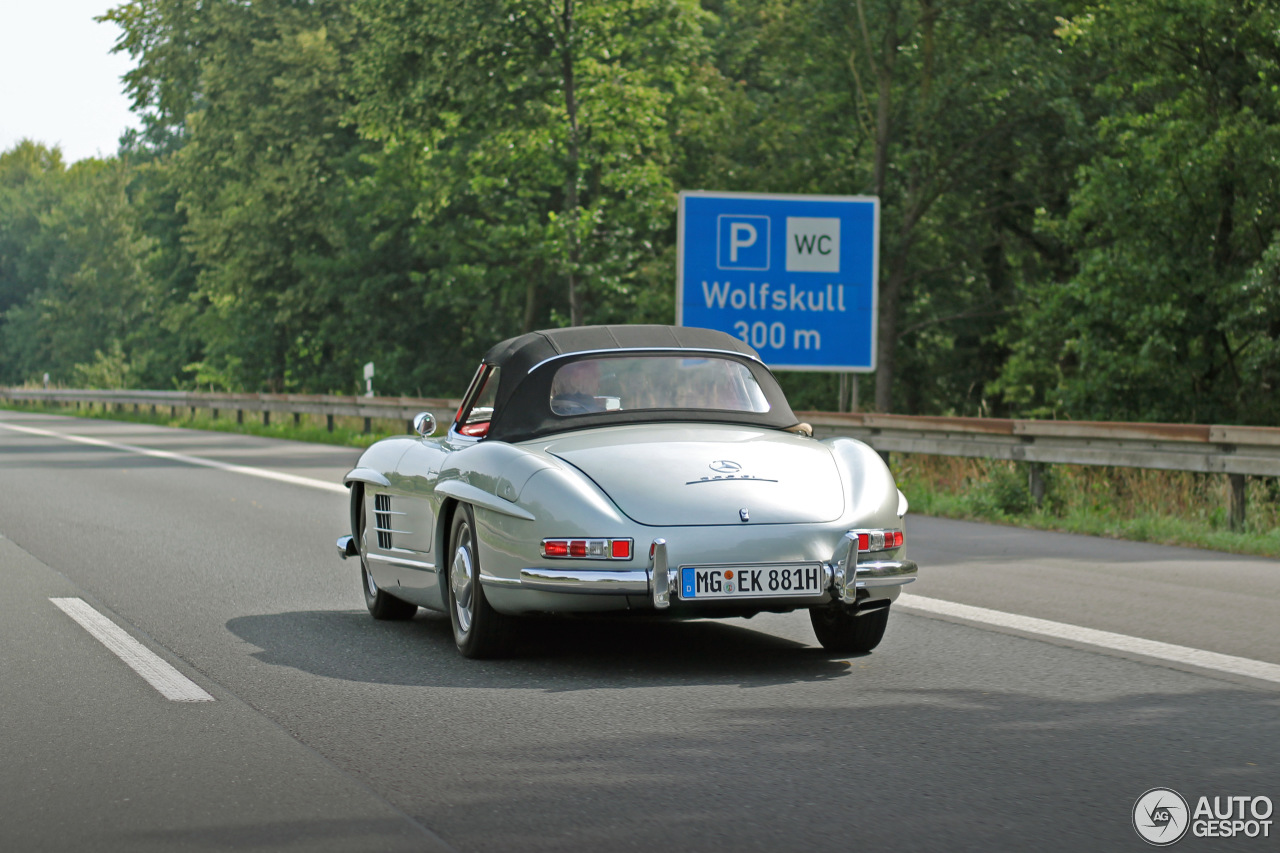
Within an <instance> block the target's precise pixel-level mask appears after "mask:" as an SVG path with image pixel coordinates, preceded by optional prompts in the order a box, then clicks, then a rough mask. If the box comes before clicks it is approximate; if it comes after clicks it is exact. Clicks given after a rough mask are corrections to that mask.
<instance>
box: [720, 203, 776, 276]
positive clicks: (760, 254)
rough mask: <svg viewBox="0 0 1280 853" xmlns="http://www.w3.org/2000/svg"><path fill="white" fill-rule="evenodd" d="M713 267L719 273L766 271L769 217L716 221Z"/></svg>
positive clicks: (741, 217)
mask: <svg viewBox="0 0 1280 853" xmlns="http://www.w3.org/2000/svg"><path fill="white" fill-rule="evenodd" d="M716 224H717V227H716V231H717V234H716V266H717V267H719V268H720V269H722V270H767V269H769V217H767V216H732V215H730V214H721V215H720V216H719V217H717V218H716Z"/></svg>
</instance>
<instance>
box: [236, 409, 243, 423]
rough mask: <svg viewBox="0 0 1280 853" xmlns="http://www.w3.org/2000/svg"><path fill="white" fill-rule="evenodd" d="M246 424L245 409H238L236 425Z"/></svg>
mask: <svg viewBox="0 0 1280 853" xmlns="http://www.w3.org/2000/svg"><path fill="white" fill-rule="evenodd" d="M243 423H244V409H236V424H237V425H239V424H243Z"/></svg>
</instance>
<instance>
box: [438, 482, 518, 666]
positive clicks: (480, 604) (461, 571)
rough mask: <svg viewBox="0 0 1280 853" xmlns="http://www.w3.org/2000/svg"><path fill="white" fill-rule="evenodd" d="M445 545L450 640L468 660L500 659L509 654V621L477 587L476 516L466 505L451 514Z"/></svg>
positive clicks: (478, 561)
mask: <svg viewBox="0 0 1280 853" xmlns="http://www.w3.org/2000/svg"><path fill="white" fill-rule="evenodd" d="M449 543H450V547H451V553H452V555H453V556H452V558H451V559H450V561H449V576H448V578H447V581H448V582H447V583H446V584H445V591H446V595H447V596H448V605H449V619H450V621H451V622H452V623H453V641H454V643H456V644H457V646H458V651H460V652H462V654H463V655H465V656H466V657H469V658H495V657H503V656H505V655H506V654H507V653H508V652H509V651H510V647H511V639H512V634H513V633H514V625H513V620H512V618H511V617H510V616H504V615H503V614H501V613H499V612H498V611H496V610H494V609H493V608H492V607H491V606H490V605H489V600H488V599H487V598H485V595H484V587H482V586H481V585H480V556H479V553H478V551H477V549H476V517H475V513H474V512H472V510H471V507H470V506H468V505H466V504H462V505H461V506H459V507H458V511H457V512H455V513H454V516H453V529H452V533H451V535H450V536H449Z"/></svg>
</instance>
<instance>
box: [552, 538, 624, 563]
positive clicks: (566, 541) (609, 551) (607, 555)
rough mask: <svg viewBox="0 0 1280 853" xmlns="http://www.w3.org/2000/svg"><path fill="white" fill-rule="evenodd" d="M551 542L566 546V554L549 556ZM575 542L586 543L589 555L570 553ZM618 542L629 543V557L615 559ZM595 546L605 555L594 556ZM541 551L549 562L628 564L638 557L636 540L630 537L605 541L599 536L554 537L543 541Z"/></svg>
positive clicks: (597, 554)
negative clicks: (576, 561)
mask: <svg viewBox="0 0 1280 853" xmlns="http://www.w3.org/2000/svg"><path fill="white" fill-rule="evenodd" d="M551 542H555V543H559V544H562V545H564V546H565V548H566V553H564V554H548V553H547V544H548V543H551ZM574 542H583V543H585V544H586V552H587V553H585V554H573V553H570V552H571V551H572V550H573V548H572V543H574ZM617 542H625V543H627V556H625V557H615V556H613V547H614V543H617ZM593 546H596V547H598V548H600V549H601V550H602V551H603V553H596V554H592V553H591V551H592V549H593ZM541 551H542V556H543V558H544V559H547V560H608V561H611V562H628V561H630V560H632V559H633V558H634V557H635V555H636V543H635V540H634V539H631V538H629V537H618V538H616V539H605V538H602V537H598V536H597V537H588V536H552V537H549V538H547V539H543V540H542V547H541Z"/></svg>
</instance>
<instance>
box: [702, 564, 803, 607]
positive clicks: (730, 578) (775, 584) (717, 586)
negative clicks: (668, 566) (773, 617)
mask: <svg viewBox="0 0 1280 853" xmlns="http://www.w3.org/2000/svg"><path fill="white" fill-rule="evenodd" d="M826 580H827V573H826V572H825V571H823V569H822V566H821V564H819V563H780V564H778V565H759V566H681V567H680V597H681V598H682V599H685V600H686V601H687V600H690V599H707V598H777V597H779V596H787V595H809V596H814V595H821V594H822V593H823V590H824V587H825V586H826Z"/></svg>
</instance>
